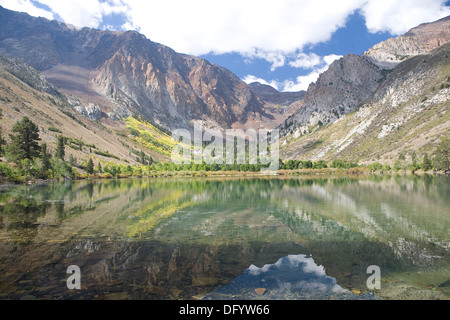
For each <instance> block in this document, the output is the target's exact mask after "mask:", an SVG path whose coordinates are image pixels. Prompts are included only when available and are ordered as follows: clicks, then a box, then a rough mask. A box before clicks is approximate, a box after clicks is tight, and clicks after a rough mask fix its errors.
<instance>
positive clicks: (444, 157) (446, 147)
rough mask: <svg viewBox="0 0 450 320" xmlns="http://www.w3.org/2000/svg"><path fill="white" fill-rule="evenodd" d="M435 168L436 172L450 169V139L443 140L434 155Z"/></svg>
mask: <svg viewBox="0 0 450 320" xmlns="http://www.w3.org/2000/svg"><path fill="white" fill-rule="evenodd" d="M434 168H435V169H436V170H448V169H450V139H444V140H442V142H441V144H440V145H439V147H438V148H437V150H436V152H435V153H434Z"/></svg>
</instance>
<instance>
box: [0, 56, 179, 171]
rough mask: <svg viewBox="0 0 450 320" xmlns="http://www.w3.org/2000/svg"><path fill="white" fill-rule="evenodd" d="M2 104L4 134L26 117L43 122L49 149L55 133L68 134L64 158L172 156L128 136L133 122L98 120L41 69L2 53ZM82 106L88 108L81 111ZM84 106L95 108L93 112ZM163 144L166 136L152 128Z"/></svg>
mask: <svg viewBox="0 0 450 320" xmlns="http://www.w3.org/2000/svg"><path fill="white" fill-rule="evenodd" d="M0 109H1V113H2V119H1V129H2V135H3V138H6V139H9V138H8V133H9V132H11V129H12V127H13V126H14V124H15V123H16V122H17V121H20V120H21V119H22V118H23V117H24V116H27V117H28V118H30V119H31V120H32V121H33V122H34V123H36V124H37V125H38V127H39V136H40V138H41V140H42V141H41V142H42V143H44V142H45V143H46V144H47V145H48V149H49V150H50V151H54V150H55V149H56V143H57V137H58V136H60V135H62V136H64V137H66V138H67V147H66V160H68V159H69V157H70V156H72V157H73V158H75V159H77V162H78V164H81V163H82V162H86V161H88V160H89V158H91V157H94V158H95V159H96V163H97V162H100V161H101V162H102V163H103V164H106V163H109V162H116V163H128V164H138V163H139V162H137V161H136V154H137V153H138V152H141V151H145V153H146V155H147V156H149V157H152V159H154V160H156V161H168V160H169V159H170V157H169V156H167V155H164V154H162V153H161V152H156V151H155V150H157V149H156V148H153V150H152V149H151V148H145V147H144V146H142V145H141V144H139V143H137V142H136V141H135V140H134V139H132V138H130V137H129V134H130V133H129V132H130V130H129V129H128V126H130V124H131V123H130V121H131V119H130V121H127V122H124V123H122V122H114V123H113V122H111V121H109V122H108V121H106V122H105V123H100V122H99V121H95V119H93V118H95V117H94V115H95V114H96V113H95V112H94V111H95V107H94V106H93V105H92V104H85V103H83V102H81V101H80V100H78V99H76V98H74V97H68V96H66V95H65V94H63V93H61V92H59V91H58V90H57V88H56V87H55V86H54V85H52V84H51V83H50V82H49V81H48V80H47V79H46V78H45V76H44V74H43V73H41V72H38V71H37V70H36V69H34V68H32V67H31V66H29V65H27V64H26V63H24V62H23V61H22V60H20V59H17V58H12V57H8V56H4V55H1V54H0ZM80 110H85V113H86V114H85V115H83V114H82V113H81V112H80ZM86 110H91V111H92V112H93V113H89V112H87V111H86ZM154 131H155V133H154V136H155V137H156V138H158V140H159V142H160V144H162V143H163V142H164V141H166V140H167V135H166V134H164V133H163V132H160V131H158V130H157V129H156V128H154Z"/></svg>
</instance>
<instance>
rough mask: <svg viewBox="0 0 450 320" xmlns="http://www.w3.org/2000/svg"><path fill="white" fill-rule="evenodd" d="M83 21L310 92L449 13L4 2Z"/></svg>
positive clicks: (369, 4) (218, 2)
mask: <svg viewBox="0 0 450 320" xmlns="http://www.w3.org/2000/svg"><path fill="white" fill-rule="evenodd" d="M0 5H2V6H4V7H5V8H8V9H11V10H16V11H22V12H27V13H29V14H30V15H33V16H42V17H45V18H48V19H57V20H60V21H63V22H66V23H69V24H72V25H75V26H79V27H91V28H99V29H110V30H137V31H139V32H141V33H143V34H144V35H145V36H146V37H147V38H149V39H150V40H152V41H155V42H159V43H162V44H164V45H167V46H169V47H171V48H173V49H174V50H176V51H177V52H181V53H187V54H192V55H196V56H200V57H202V58H205V59H207V60H209V61H211V62H213V63H216V64H219V65H221V66H224V67H226V68H228V69H230V70H231V71H233V72H234V73H235V74H236V75H237V76H238V77H240V78H241V79H243V80H244V81H246V82H248V83H249V82H252V81H259V82H262V83H266V84H270V85H272V86H273V87H275V88H277V89H278V90H280V91H299V90H306V89H307V88H308V85H309V84H310V83H311V82H314V81H316V79H317V77H318V75H319V74H320V73H321V72H323V71H325V70H326V69H327V68H328V66H329V64H331V63H332V62H333V61H334V60H336V59H339V58H340V57H341V56H343V55H345V54H348V53H354V54H358V55H360V54H362V53H363V52H365V51H366V50H368V49H369V48H371V47H372V46H373V45H375V44H376V43H379V42H381V41H383V40H386V39H388V38H391V37H395V36H398V35H401V34H404V33H405V32H407V31H408V30H409V29H411V28H413V27H415V26H417V25H419V24H421V23H425V22H431V21H435V20H438V19H440V18H442V17H445V16H448V15H450V1H445V0H340V1H335V0H276V1H273V0H164V1H160V0H146V1H143V0H0Z"/></svg>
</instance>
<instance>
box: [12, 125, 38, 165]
mask: <svg viewBox="0 0 450 320" xmlns="http://www.w3.org/2000/svg"><path fill="white" fill-rule="evenodd" d="M11 131H12V132H13V133H16V134H15V135H13V134H10V135H9V137H10V138H11V143H10V144H9V146H8V148H7V155H8V159H10V160H11V161H14V162H16V163H19V162H20V161H21V160H24V159H28V160H32V159H33V158H34V157H37V156H39V151H40V146H39V143H38V141H40V140H41V139H40V138H39V128H38V126H37V125H36V124H35V123H34V122H32V121H31V120H30V119H28V117H23V119H22V120H21V121H19V122H17V123H16V124H15V125H14V126H13V128H12V130H11Z"/></svg>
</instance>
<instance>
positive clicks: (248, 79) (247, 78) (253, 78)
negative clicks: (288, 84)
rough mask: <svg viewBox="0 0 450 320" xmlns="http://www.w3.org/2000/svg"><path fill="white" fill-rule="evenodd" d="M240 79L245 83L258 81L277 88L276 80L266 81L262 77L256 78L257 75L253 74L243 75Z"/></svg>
mask: <svg viewBox="0 0 450 320" xmlns="http://www.w3.org/2000/svg"><path fill="white" fill-rule="evenodd" d="M242 80H243V81H244V82H245V83H247V84H250V83H253V82H259V83H261V84H265V85H268V86H271V87H273V88H275V89H277V90H279V87H278V83H277V82H276V81H270V82H268V81H266V80H264V79H261V78H258V77H256V76H254V75H251V74H249V75H247V76H245V78H244V79H242Z"/></svg>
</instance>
